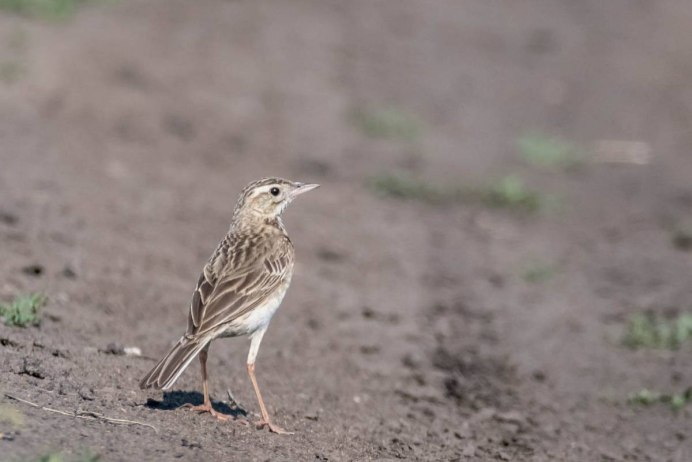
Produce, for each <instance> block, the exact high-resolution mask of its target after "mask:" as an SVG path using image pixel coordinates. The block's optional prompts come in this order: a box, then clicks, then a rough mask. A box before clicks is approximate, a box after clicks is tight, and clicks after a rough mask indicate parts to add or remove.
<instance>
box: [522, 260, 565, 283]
mask: <svg viewBox="0 0 692 462" xmlns="http://www.w3.org/2000/svg"><path fill="white" fill-rule="evenodd" d="M556 274H557V267H556V266H555V265H553V264H551V263H546V262H542V261H534V262H531V263H529V264H527V265H525V266H524V268H523V269H522V270H521V278H522V279H523V280H524V281H526V282H529V283H531V284H538V283H541V282H546V281H549V280H550V279H552V278H553V277H555V275H556Z"/></svg>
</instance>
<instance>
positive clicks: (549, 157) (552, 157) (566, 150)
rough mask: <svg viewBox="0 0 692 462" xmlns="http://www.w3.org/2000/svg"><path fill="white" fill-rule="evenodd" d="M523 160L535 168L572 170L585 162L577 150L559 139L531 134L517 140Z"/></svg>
mask: <svg viewBox="0 0 692 462" xmlns="http://www.w3.org/2000/svg"><path fill="white" fill-rule="evenodd" d="M517 149H518V150H519V154H520V156H521V158H522V159H523V160H524V161H525V162H526V163H528V164H529V165H532V166H534V167H542V168H564V169H567V168H572V167H575V166H577V165H579V164H581V163H582V162H584V156H583V155H581V154H580V153H579V151H578V150H577V148H576V147H575V146H574V145H573V144H571V143H569V142H567V141H565V140H563V139H561V138H558V137H550V136H546V135H543V134H540V133H530V134H526V135H524V136H522V137H520V138H519V139H518V140H517Z"/></svg>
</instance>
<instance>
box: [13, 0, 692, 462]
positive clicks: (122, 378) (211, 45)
mask: <svg viewBox="0 0 692 462" xmlns="http://www.w3.org/2000/svg"><path fill="white" fill-rule="evenodd" d="M691 30H692V6H691V5H690V3H689V2H688V1H686V0H677V1H674V0H670V1H668V0H666V1H663V0H659V1H656V2H646V1H625V0H612V1H608V2H603V1H602V0H582V1H566V0H565V1H558V0H521V1H506V2H501V1H481V0H478V1H463V2H462V1H458V0H449V1H443V0H439V1H436V2H422V1H419V2H416V1H397V2H394V1H390V2H384V1H371V0H362V1H356V0H350V1H348V2H338V1H302V0H301V1H298V0H297V1H275V2H266V1H229V0H201V1H195V2H190V1H178V0H175V1H173V0H165V1H164V0H148V1H143V0H142V1H137V0H132V1H130V0H128V1H122V2H119V3H106V4H96V5H88V6H85V7H84V8H82V9H81V10H80V11H79V12H78V13H77V15H76V16H75V17H73V18H71V19H70V20H68V21H64V22H57V23H56V22H50V21H45V20H37V19H26V18H20V17H17V16H13V15H11V14H9V13H3V14H0V63H5V69H6V72H5V74H4V76H5V77H4V78H3V81H2V82H0V299H1V300H4V301H8V300H11V299H12V297H14V296H16V295H18V294H22V293H27V292H32V291H41V292H44V293H45V294H46V295H47V296H48V297H49V302H48V305H47V306H46V308H45V312H44V317H43V322H42V325H41V326H40V327H32V328H26V329H19V328H10V327H6V326H2V327H0V379H1V382H0V388H2V391H3V392H5V393H9V394H12V395H14V396H17V397H20V398H23V399H26V400H29V401H31V402H35V403H38V404H40V405H42V406H48V407H51V408H55V409H60V410H66V411H70V412H71V411H75V410H83V411H92V412H96V413H100V414H103V415H106V416H109V417H114V418H122V419H130V420H137V421H142V422H146V423H148V424H150V425H153V426H154V427H155V428H156V431H154V430H153V429H151V428H149V427H145V426H116V425H113V424H110V423H106V422H93V421H87V420H83V419H74V418H71V417H67V416H63V415H58V414H54V413H50V412H46V411H45V410H42V409H37V408H32V407H29V406H27V405H25V404H22V403H19V402H17V401H14V400H12V399H10V398H7V397H3V398H2V399H0V404H2V405H3V406H6V407H5V408H4V409H6V408H7V406H11V407H12V408H14V409H16V410H17V411H19V412H20V413H21V414H22V415H23V423H22V424H21V425H17V424H16V423H15V424H12V423H11V422H9V421H0V433H2V435H3V436H2V438H0V459H1V460H3V461H31V460H37V459H38V457H39V456H41V455H43V454H48V453H54V452H61V453H62V454H63V457H64V459H65V460H72V459H74V460H77V457H78V456H79V454H81V453H82V452H83V451H85V450H88V451H91V452H92V453H93V454H97V455H100V456H101V459H100V460H107V461H120V460H126V461H131V460H173V459H179V460H206V461H211V460H300V461H303V460H331V461H349V460H391V459H410V460H477V461H490V460H509V461H555V460H566V461H624V460H627V461H635V460H636V461H680V462H682V461H689V460H692V440H691V439H690V433H689V430H690V428H691V425H692V418H691V416H690V413H689V411H688V410H685V409H683V410H681V411H679V412H673V411H672V410H671V409H670V408H669V407H668V406H665V405H654V406H650V407H645V408H638V407H633V406H631V405H629V404H627V397H628V396H629V395H630V394H631V393H633V392H636V391H638V390H640V389H643V388H649V389H655V390H662V391H666V392H671V393H672V392H681V391H683V390H684V389H685V388H686V387H687V385H689V384H690V380H692V365H691V364H690V362H689V354H690V348H689V347H683V348H682V349H680V350H678V351H659V350H639V351H632V350H629V349H626V348H624V347H622V346H621V345H620V344H619V342H618V340H617V339H618V336H619V335H620V333H621V331H622V328H623V325H624V321H625V320H626V319H627V316H628V315H629V314H631V313H633V312H638V311H642V310H652V311H656V312H661V313H671V312H677V311H684V310H687V309H689V308H690V307H691V305H692V284H690V281H691V280H692V276H691V274H690V271H689V270H690V264H691V261H690V254H689V253H685V252H682V251H680V250H679V249H676V248H675V247H674V246H673V245H671V229H673V228H674V227H676V226H678V225H679V224H680V223H682V222H684V221H685V219H686V217H689V216H690V212H691V211H692V200H691V199H690V198H692V156H691V155H690V149H691V148H690V146H692V52H691V50H692V35H691V34H690V31H691ZM8 66H9V67H8ZM372 107H375V108H377V107H397V108H399V110H400V111H402V112H406V113H409V114H415V116H416V117H417V118H418V119H419V120H420V125H421V127H422V128H421V134H420V136H418V137H417V138H416V139H415V140H413V141H412V140H410V139H409V140H404V139H376V138H372V137H369V136H367V135H366V134H365V133H363V131H362V130H360V129H358V127H357V126H354V123H353V113H354V111H358V110H362V109H363V108H372ZM532 130H541V131H543V132H546V133H550V134H553V135H556V136H558V135H559V136H562V137H564V138H565V139H569V140H571V141H572V142H574V143H575V144H577V145H579V146H582V147H584V149H585V150H586V149H591V148H592V147H593V146H594V145H595V144H596V143H597V141H598V140H602V139H623V140H635V141H642V142H645V143H646V144H648V145H649V146H650V148H651V156H652V161H651V163H650V164H649V165H646V166H636V165H618V166H613V165H602V164H588V165H585V166H583V168H581V169H580V170H578V171H574V172H573V171H567V172H565V171H561V170H560V171H548V172H546V171H540V170H538V169H536V168H533V167H530V166H527V165H526V164H524V163H522V162H521V161H519V160H518V158H517V153H516V146H515V141H516V139H517V137H519V136H521V135H522V134H523V133H526V132H527V131H532ZM387 172H407V173H408V174H410V175H413V176H416V177H420V178H424V179H425V180H427V181H429V182H431V183H433V184H441V185H454V184H471V183H474V182H475V183H478V182H483V181H493V179H495V178H498V177H501V176H503V175H505V174H507V173H516V174H521V175H522V176H524V177H525V178H526V179H527V181H529V182H530V184H531V185H533V186H534V187H536V188H539V189H540V190H542V191H547V192H550V193H551V194H556V195H559V196H560V197H561V198H562V201H563V204H564V207H563V208H562V210H561V211H560V212H559V213H543V214H541V213H539V214H535V215H525V214H520V213H516V212H513V211H507V210H496V209H489V208H487V207H485V206H483V205H482V204H478V203H469V202H464V201H460V202H458V203H451V204H450V203H446V204H441V205H431V204H427V203H424V202H420V201H400V200H397V199H394V198H383V197H379V196H377V195H376V194H375V193H374V192H373V190H372V189H371V188H369V187H368V181H369V179H370V178H372V177H373V176H376V175H379V174H382V173H387ZM269 175H279V176H284V177H288V178H292V179H297V180H304V181H311V182H313V181H314V182H319V183H321V184H322V185H323V186H322V188H321V189H319V190H317V192H315V193H311V195H309V196H305V197H304V198H301V200H300V201H297V202H296V203H295V204H294V205H292V206H291V207H290V208H289V209H288V211H287V212H286V214H285V220H286V224H287V227H288V229H289V233H290V235H291V236H292V238H293V241H294V243H295V245H296V248H297V258H298V264H297V267H296V274H295V277H294V282H293V285H292V287H291V290H290V291H289V294H288V296H287V298H286V300H285V301H284V304H283V306H282V308H281V310H280V311H279V313H278V314H277V316H276V317H275V318H274V321H273V323H272V326H271V328H270V330H269V332H268V334H267V336H266V337H265V340H264V343H263V345H262V349H261V351H260V356H259V360H258V364H257V368H258V369H257V370H258V377H259V380H260V383H261V385H262V388H263V391H264V393H265V399H266V400H267V401H268V403H269V407H270V412H272V413H273V415H274V416H275V419H276V420H277V422H278V423H279V424H280V425H282V426H285V427H287V428H288V429H290V430H293V431H295V432H296V434H295V435H293V436H290V437H285V436H277V435H273V434H269V433H267V432H265V431H257V430H254V429H252V428H248V427H243V426H240V425H236V424H228V423H227V424H221V423H218V422H216V421H215V420H213V419H212V418H210V417H209V416H208V415H197V414H194V413H191V412H189V411H185V410H176V409H175V408H176V406H177V405H179V404H182V403H184V402H187V401H192V402H200V401H201V395H200V393H199V390H200V383H199V375H198V374H199V372H198V369H197V365H196V364H195V365H194V366H193V367H191V368H190V369H189V370H188V371H187V372H186V373H185V374H184V375H183V376H182V378H181V379H180V380H179V381H178V383H177V384H176V387H175V391H173V392H171V393H166V394H162V393H160V392H151V391H148V392H144V391H141V390H139V389H138V386H137V383H138V381H139V379H140V377H141V376H142V375H143V374H144V373H145V372H146V371H147V370H148V369H149V368H150V367H151V366H152V365H153V363H154V360H155V359H156V358H158V357H159V356H160V355H162V354H163V353H164V352H165V351H166V350H167V348H168V347H169V345H170V344H171V342H173V341H175V340H176V339H177V338H178V336H179V335H180V334H181V333H182V332H183V330H184V326H185V322H186V321H185V316H186V315H185V310H186V306H187V303H188V299H189V297H190V295H191V291H192V289H193V285H194V282H195V281H196V278H197V276H198V271H199V270H200V269H201V267H202V265H203V263H204V262H205V261H206V259H207V257H208V255H209V254H210V252H211V251H212V250H213V248H214V246H215V245H216V242H217V241H218V240H219V239H220V238H221V237H222V236H223V234H224V233H225V231H226V229H227V226H228V220H229V218H230V212H231V210H232V207H233V205H234V203H235V199H236V196H237V194H238V192H239V190H240V189H241V188H242V187H243V186H244V185H245V184H246V183H248V182H249V181H252V180H254V179H257V178H259V177H263V176H269ZM531 261H546V262H551V264H554V265H556V266H557V268H559V269H558V270H557V271H556V274H555V276H554V277H552V278H550V279H549V280H546V281H543V282H541V283H535V282H534V283H531V282H528V281H526V280H525V278H522V277H521V276H520V272H521V268H522V267H523V265H526V264H527V262H531ZM32 265H34V266H38V267H40V271H32V270H31V268H29V270H27V267H31V266H32ZM37 272H40V274H36V273H37ZM113 342H118V343H120V344H122V345H132V346H138V347H140V348H141V349H142V352H143V357H139V358H137V357H130V356H119V355H113V354H108V353H106V352H104V350H107V346H108V345H109V344H110V343H113ZM247 348H248V342H247V340H246V339H232V340H223V341H219V342H216V343H215V344H214V345H213V347H212V349H211V354H210V371H211V390H212V395H213V398H214V399H215V402H216V404H217V405H218V406H220V407H222V408H223V407H224V406H227V403H226V402H227V396H226V390H227V389H231V390H233V393H234V395H235V397H236V398H237V399H238V401H239V402H240V404H241V405H242V407H243V408H244V409H246V410H247V411H248V412H249V413H250V414H254V413H256V412H257V410H258V408H257V404H256V402H255V399H254V395H253V393H252V388H251V385H250V382H249V380H248V378H247V375H246V372H245V357H246V354H247Z"/></svg>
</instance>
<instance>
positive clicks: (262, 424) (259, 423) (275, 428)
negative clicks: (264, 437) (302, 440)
mask: <svg viewBox="0 0 692 462" xmlns="http://www.w3.org/2000/svg"><path fill="white" fill-rule="evenodd" d="M255 427H256V428H257V430H261V429H263V428H264V427H267V428H269V431H270V432H272V433H276V434H279V435H293V432H289V431H287V430H284V429H283V428H281V427H279V426H278V425H274V424H273V423H271V422H270V421H267V420H264V419H262V420H258V421H257V422H255Z"/></svg>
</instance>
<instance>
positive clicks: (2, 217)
mask: <svg viewBox="0 0 692 462" xmlns="http://www.w3.org/2000/svg"><path fill="white" fill-rule="evenodd" d="M18 221H19V218H17V215H15V214H13V213H10V212H7V211H5V210H0V223H2V224H4V225H8V226H13V225H16V224H17V222H18Z"/></svg>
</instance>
